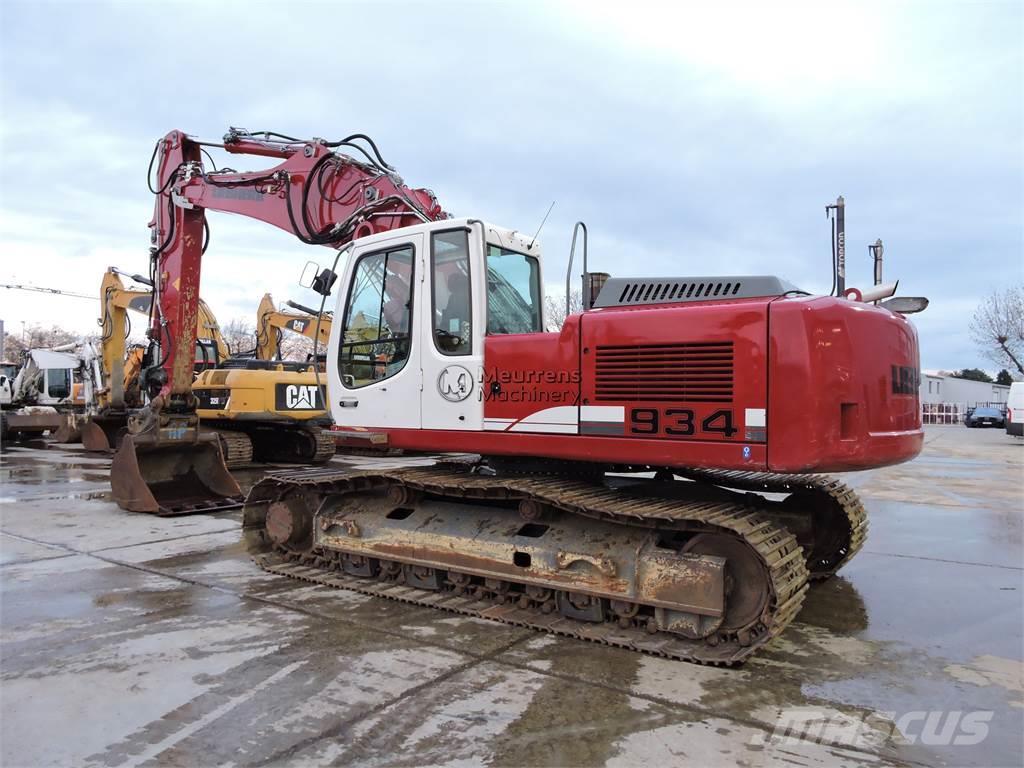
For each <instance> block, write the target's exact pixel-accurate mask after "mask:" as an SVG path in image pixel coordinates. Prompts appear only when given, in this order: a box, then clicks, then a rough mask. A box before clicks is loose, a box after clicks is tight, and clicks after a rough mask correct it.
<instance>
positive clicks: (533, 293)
mask: <svg viewBox="0 0 1024 768" xmlns="http://www.w3.org/2000/svg"><path fill="white" fill-rule="evenodd" d="M540 331H541V305H540V264H539V262H538V261H537V259H535V258H534V257H533V256H527V255H525V254H522V253H516V252H515V251H510V250H507V249H505V248H499V247H498V246H496V245H491V244H490V243H488V244H487V333H489V334H497V333H539V332H540Z"/></svg>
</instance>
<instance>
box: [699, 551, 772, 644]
mask: <svg viewBox="0 0 1024 768" xmlns="http://www.w3.org/2000/svg"><path fill="white" fill-rule="evenodd" d="M683 552H686V553H687V554H691V555H712V556H714V557H722V558H725V617H724V618H723V621H722V624H721V626H720V628H719V630H720V631H721V632H726V633H732V632H738V633H742V632H744V631H745V630H747V629H748V628H749V627H751V626H752V625H753V624H755V623H756V622H757V621H758V620H759V619H760V618H761V617H762V616H763V615H764V612H765V610H766V609H767V607H768V598H769V594H768V593H769V582H768V574H767V573H766V572H765V568H764V565H763V564H762V563H761V560H760V558H759V557H758V554H757V552H755V551H754V550H753V549H752V548H751V547H750V546H749V545H748V544H747V543H746V542H744V541H743V540H742V539H739V538H737V537H735V536H731V535H729V534H724V533H700V534H697V535H696V536H694V537H693V538H692V539H690V541H688V542H687V544H686V546H685V547H684V548H683Z"/></svg>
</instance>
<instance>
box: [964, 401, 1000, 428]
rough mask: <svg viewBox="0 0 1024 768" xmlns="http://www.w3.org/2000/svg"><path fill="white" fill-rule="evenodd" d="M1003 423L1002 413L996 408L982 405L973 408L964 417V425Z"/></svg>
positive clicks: (996, 424) (982, 425) (994, 425)
mask: <svg viewBox="0 0 1024 768" xmlns="http://www.w3.org/2000/svg"><path fill="white" fill-rule="evenodd" d="M1003 423H1004V422H1003V414H1002V412H1001V411H1000V410H999V409H998V408H988V407H984V406H983V407H981V408H975V409H974V410H973V411H971V413H970V415H969V416H967V417H966V418H965V419H964V426H967V427H1001V426H1003Z"/></svg>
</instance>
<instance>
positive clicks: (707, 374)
mask: <svg viewBox="0 0 1024 768" xmlns="http://www.w3.org/2000/svg"><path fill="white" fill-rule="evenodd" d="M595 367H596V375H595V397H596V399H597V401H598V402H623V401H625V402H708V403H728V402H732V396H733V395H732V388H733V344H732V342H731V341H722V342H693V343H684V344H639V345H630V346H599V347H597V350H596V358H595Z"/></svg>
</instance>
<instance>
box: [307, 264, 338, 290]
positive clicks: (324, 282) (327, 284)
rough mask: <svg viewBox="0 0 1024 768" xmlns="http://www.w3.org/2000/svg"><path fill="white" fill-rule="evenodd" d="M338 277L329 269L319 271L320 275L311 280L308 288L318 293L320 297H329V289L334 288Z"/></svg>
mask: <svg viewBox="0 0 1024 768" xmlns="http://www.w3.org/2000/svg"><path fill="white" fill-rule="evenodd" d="M337 280H338V276H337V275H336V274H334V273H333V272H332V271H331V270H329V269H323V270H321V272H320V274H319V275H317V276H316V277H315V278H314V279H313V284H312V285H311V286H310V288H312V289H313V290H314V291H316V292H317V293H319V294H320V295H321V296H330V295H331V288H333V287H334V283H335V282H337Z"/></svg>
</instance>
